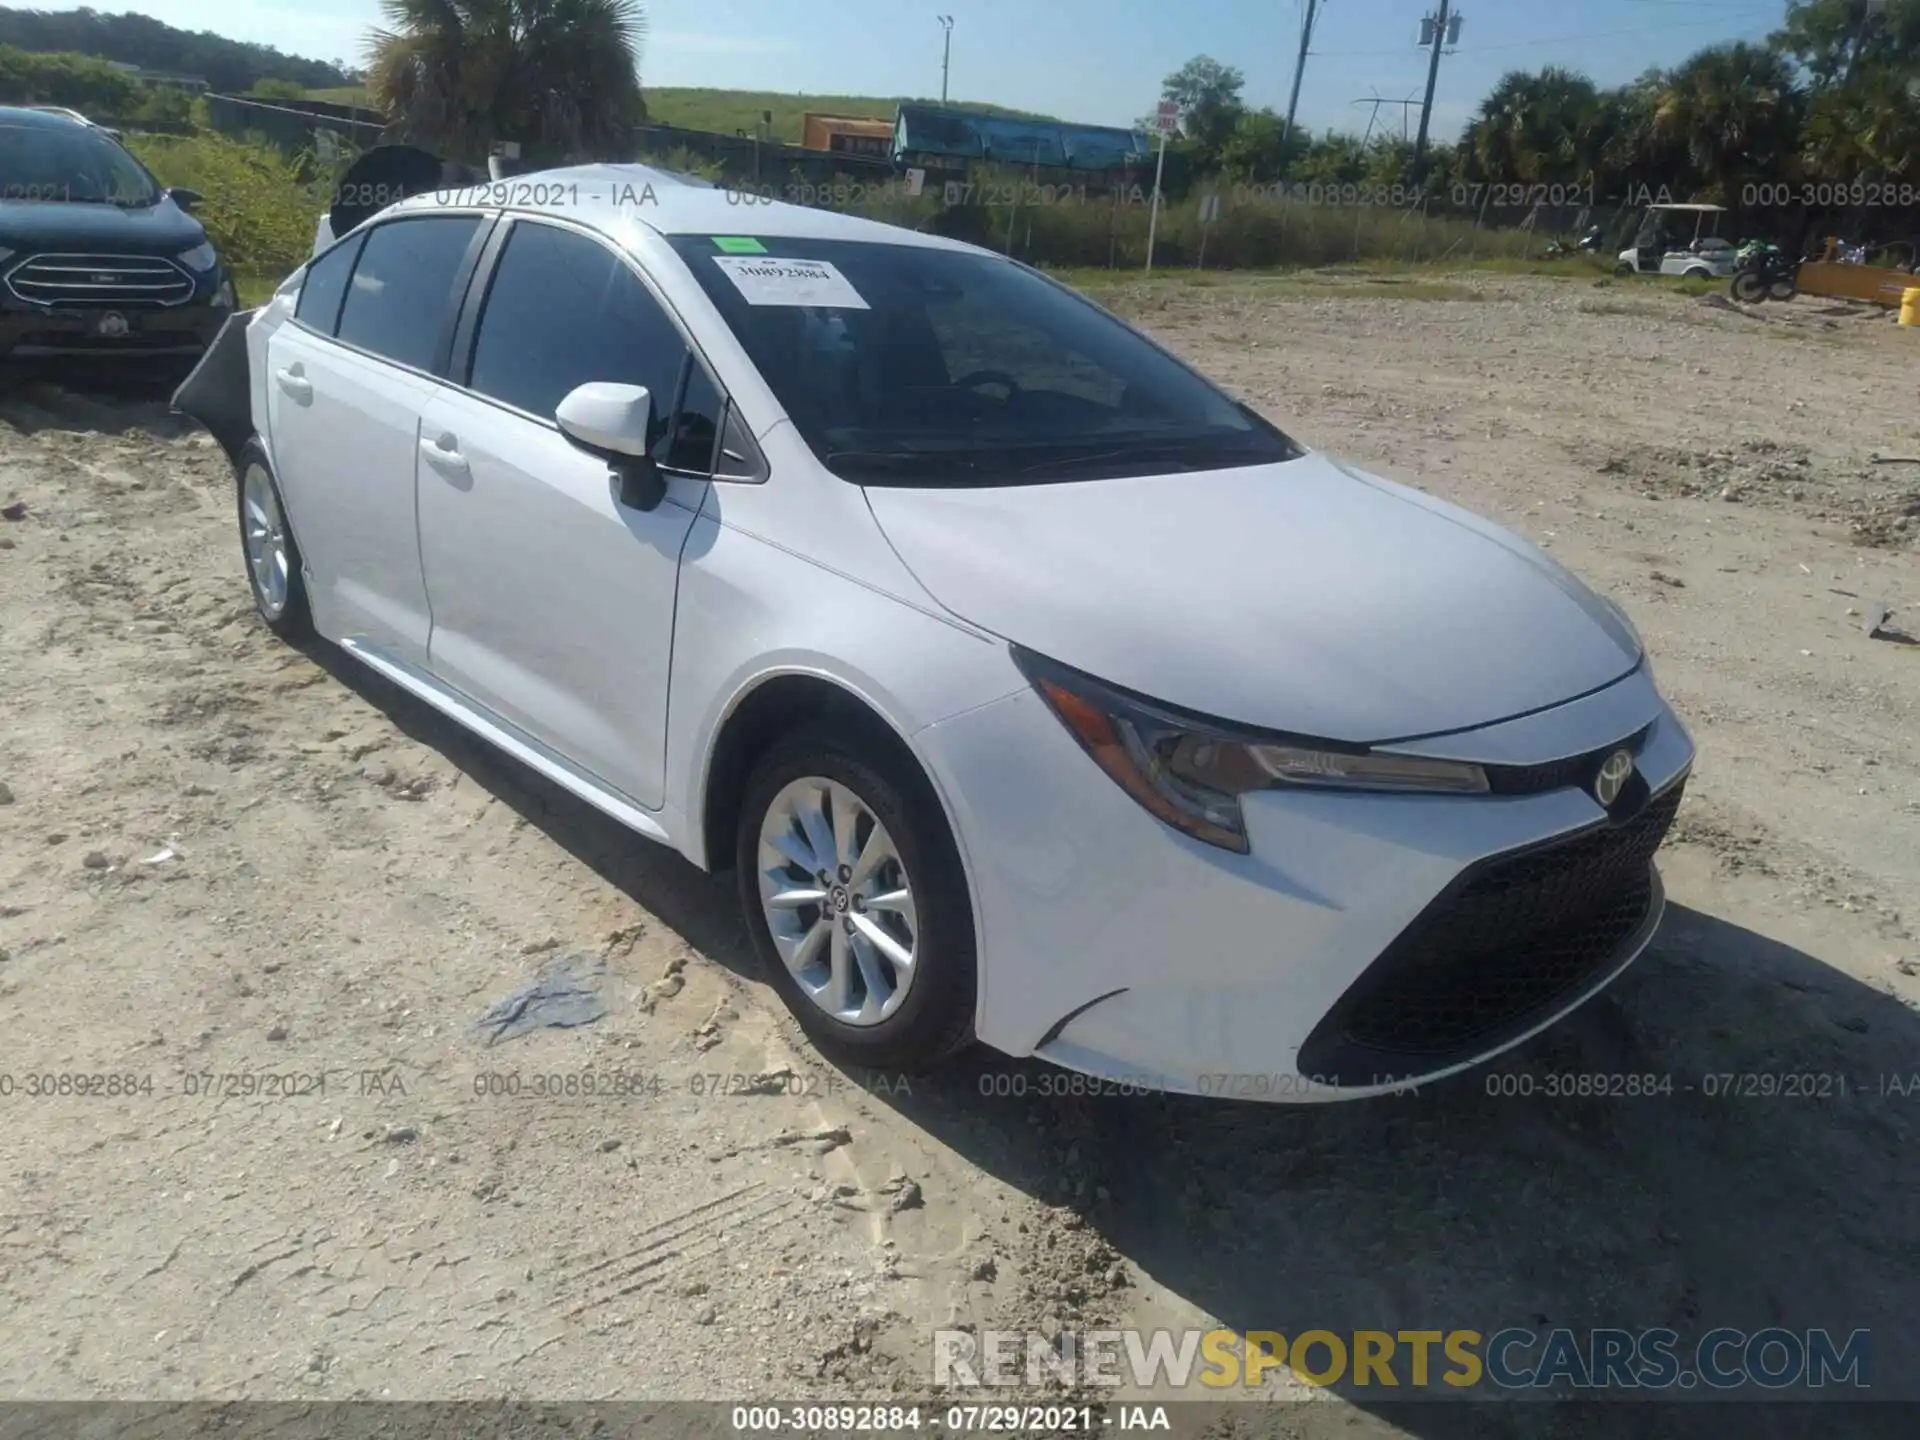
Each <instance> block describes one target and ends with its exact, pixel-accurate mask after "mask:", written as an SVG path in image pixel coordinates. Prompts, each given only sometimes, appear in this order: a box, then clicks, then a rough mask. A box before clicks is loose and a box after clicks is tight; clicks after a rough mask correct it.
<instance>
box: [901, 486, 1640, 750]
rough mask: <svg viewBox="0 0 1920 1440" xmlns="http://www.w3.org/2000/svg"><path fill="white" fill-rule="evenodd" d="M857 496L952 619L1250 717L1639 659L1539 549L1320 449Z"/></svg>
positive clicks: (1545, 698) (1430, 721) (1341, 713)
mask: <svg viewBox="0 0 1920 1440" xmlns="http://www.w3.org/2000/svg"><path fill="white" fill-rule="evenodd" d="M867 499H868V503H869V505H870V506H871V507H872V510H873V514H874V517H875V519H876V520H877V521H878V522H879V524H880V527H881V529H882V530H883V531H885V533H886V535H887V538H888V540H889V541H890V542H891V543H892V544H893V546H894V548H895V550H896V551H897V552H898V553H899V555H900V557H901V559H902V560H903V561H904V562H905V563H906V565H907V566H908V568H910V569H911V570H912V571H913V573H914V575H915V576H916V577H917V578H918V579H919V581H920V583H921V584H922V585H924V586H925V587H926V589H927V590H928V592H929V593H930V594H931V595H932V596H933V597H934V598H935V599H936V600H938V601H939V602H940V603H941V604H942V605H944V606H946V607H947V608H948V609H949V610H951V611H952V612H953V613H954V614H955V615H957V616H959V617H961V618H962V619H965V620H967V621H970V622H972V623H973V624H975V625H978V626H980V627H981V628H983V629H986V630H989V631H992V632H993V633H995V634H997V635H1000V636H1002V637H1003V638H1005V639H1007V640H1011V641H1013V642H1014V643H1016V644H1019V645H1023V646H1025V647H1027V648H1028V649H1030V650H1034V651H1038V652H1040V653H1041V654H1044V655H1046V656H1048V657H1050V658H1052V659H1054V660H1057V661H1060V662H1062V663H1063V664H1067V665H1070V666H1073V667H1074V668H1076V669H1079V670H1083V671H1085V672H1087V673H1089V674H1091V675H1094V676H1096V677H1098V678H1099V679H1102V680H1105V681H1107V682H1108V683H1110V684H1113V685H1117V686H1120V687H1122V688H1125V689H1128V690H1132V691H1134V692H1136V693H1138V694H1140V695H1143V696H1146V697H1149V698H1151V699H1155V700H1159V701H1161V702H1163V703H1166V704H1169V705H1175V706H1180V707H1183V708H1185V709H1188V710H1193V711H1197V712H1199V713H1201V714H1203V715H1207V716H1211V717H1214V718H1216V719H1221V720H1228V721H1234V722H1237V723H1239V724H1242V725H1246V726H1250V727H1256V728H1260V729H1268V730H1281V731H1287V732H1290V733H1292V734H1296V735H1309V736H1315V737H1318V738H1323V739H1329V740H1341V741H1349V742H1355V743H1378V742H1382V741H1387V740H1406V739H1412V738H1415V737H1419V736H1426V735H1435V734H1442V733H1445V732H1448V731H1453V730H1464V729H1470V728H1473V727H1475V726H1479V725H1487V724H1492V723H1494V722H1495V721H1499V720H1506V719H1510V718H1512V717H1514V716H1516V715H1522V714H1526V713H1529V712H1531V711H1534V710H1539V709H1544V708H1546V707H1548V706H1552V705H1556V704H1560V703H1562V702H1564V701H1567V700H1571V699H1574V698H1575V697H1577V696H1580V695H1584V694H1587V693H1589V692H1591V691H1594V690H1598V689H1601V688H1603V687H1605V686H1607V685H1609V684H1611V683H1612V682H1614V681H1616V680H1618V679H1620V678H1622V677H1623V676H1625V675H1627V674H1630V673H1631V672H1632V671H1633V670H1634V668H1635V667H1636V666H1637V665H1638V664H1639V659H1640V646H1639V642H1638V640H1637V638H1636V637H1635V636H1634V635H1633V633H1632V631H1631V630H1630V629H1629V628H1628V627H1627V625H1626V624H1625V622H1624V620H1623V619H1622V618H1621V617H1620V616H1619V615H1618V613H1617V612H1615V611H1614V610H1613V609H1612V608H1611V607H1610V606H1609V605H1608V604H1607V603H1606V602H1604V601H1602V600H1600V599H1599V598H1598V597H1596V596H1595V595H1594V594H1593V593H1592V592H1591V591H1589V590H1587V589H1586V587H1585V586H1583V585H1581V584H1580V582H1579V581H1577V580H1575V579H1574V578H1573V576H1572V575H1570V574H1569V573H1568V572H1567V571H1566V570H1565V569H1564V568H1563V567H1561V566H1560V565H1558V564H1556V563H1555V562H1554V561H1553V560H1551V559H1550V558H1548V557H1547V555H1545V554H1544V553H1543V552H1542V551H1540V550H1538V549H1537V548H1535V547H1534V546H1532V545H1529V544H1527V543H1526V542H1525V541H1523V540H1520V539H1519V538H1518V537H1516V536H1514V535H1511V534H1509V533H1507V532H1506V531H1504V530H1502V529H1500V528H1499V527H1498V526H1495V525H1492V524H1490V523H1488V522H1486V521H1484V520H1481V519H1479V518H1478V517H1476V516H1474V515H1471V514H1469V513H1467V512H1466V511H1464V510H1460V509H1458V508H1456V507H1454V506H1451V505H1447V504H1444V503H1443V502H1441V501H1438V500H1435V499H1433V498H1432V497H1431V496H1428V495H1425V494H1422V493H1421V492H1419V491H1417V490H1412V489H1408V488H1407V487H1405V486H1400V485H1395V484H1392V483H1391V482H1389V481H1385V480H1381V479H1379V478H1377V477H1374V476H1370V475H1363V474H1361V473H1360V472H1358V471H1354V470H1349V469H1347V468H1346V467H1344V466H1341V465H1338V464H1336V463H1334V462H1333V461H1331V460H1328V459H1326V458H1325V457H1323V456H1319V455H1312V454H1309V455H1307V456H1305V457H1304V458H1302V459H1299V460H1294V461H1290V462H1287V463H1285V464H1280V465H1268V466H1260V467H1257V468H1251V469H1239V470H1222V471H1213V472H1209V473H1204V474H1180V475H1165V476H1151V477H1144V478H1137V479H1123V480H1098V481H1092V482H1084V483H1071V484H1057V485H1027V486H1005V487H999V488H990V489H896V488H892V487H879V486H874V487H870V488H869V489H868V490H867Z"/></svg>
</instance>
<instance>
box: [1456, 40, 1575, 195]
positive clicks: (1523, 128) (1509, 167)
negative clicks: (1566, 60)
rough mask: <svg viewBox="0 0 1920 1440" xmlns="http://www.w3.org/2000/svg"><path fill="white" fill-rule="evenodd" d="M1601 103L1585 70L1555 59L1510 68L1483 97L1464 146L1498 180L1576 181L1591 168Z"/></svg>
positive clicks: (1480, 171)
mask: <svg viewBox="0 0 1920 1440" xmlns="http://www.w3.org/2000/svg"><path fill="white" fill-rule="evenodd" d="M1599 106H1600V96H1599V92H1598V91H1597V90H1596V89H1595V88H1594V85H1593V82H1592V81H1591V80H1589V79H1587V77H1586V76H1584V75H1579V74H1576V73H1575V72H1573V71H1571V70H1564V69H1562V68H1560V67H1559V66H1557V65H1549V66H1547V67H1546V68H1545V69H1544V70H1541V71H1540V72H1539V73H1538V74H1529V73H1528V72H1526V71H1524V70H1514V71H1510V72H1509V73H1508V74H1506V75H1503V76H1502V77H1501V78H1500V83H1499V84H1497V85H1495V86H1494V87H1493V91H1492V93H1491V94H1489V95H1488V96H1487V98H1486V99H1485V100H1483V101H1481V102H1480V108H1479V111H1478V112H1477V113H1476V114H1475V116H1474V118H1473V121H1472V122H1471V123H1470V124H1469V125H1468V127H1467V134H1466V136H1465V139H1464V142H1463V144H1464V148H1465V149H1466V151H1467V154H1468V156H1469V157H1470V159H1471V161H1472V164H1473V167H1474V170H1475V171H1476V173H1477V175H1478V176H1479V177H1480V178H1483V179H1485V180H1488V181H1490V182H1492V183H1494V184H1500V185H1513V184H1527V185H1541V184H1563V185H1573V184H1578V183H1579V182H1581V181H1582V180H1584V179H1585V178H1586V177H1587V174H1588V173H1589V172H1590V171H1591V169H1592V157H1591V156H1590V155H1589V154H1588V153H1587V151H1588V149H1589V148H1590V147H1589V145H1588V135H1589V132H1590V130H1591V129H1592V126H1593V123H1594V119H1595V116H1596V115H1597V113H1598V111H1599Z"/></svg>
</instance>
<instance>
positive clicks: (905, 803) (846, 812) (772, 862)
mask: <svg viewBox="0 0 1920 1440" xmlns="http://www.w3.org/2000/svg"><path fill="white" fill-rule="evenodd" d="M735 861H736V867H737V870H738V874H739V877H740V901H741V905H742V907H743V908H744V909H745V911H746V917H747V928H748V930H749V931H750V932H751V934H752V936H753V943H754V949H755V950H756V951H757V952H758V954H759V956H760V961H761V964H762V966H763V967H764V969H765V971H766V975H767V979H768V982H769V983H770V984H771V985H772V986H773V988H774V989H775V990H777V991H778V992H779V993H780V998H781V999H782V1000H783V1001H785V1002H786V1006H787V1008H788V1009H789V1010H790V1011H792V1012H793V1016H794V1018H795V1019H796V1020H798V1021H799V1022H800V1027H801V1028H802V1029H803V1030H805V1031H806V1032H807V1034H808V1036H809V1037H810V1038H811V1039H812V1040H813V1042H814V1044H815V1045H817V1046H818V1047H819V1048H820V1049H821V1051H822V1052H824V1053H825V1054H827V1055H828V1056H830V1057H831V1058H833V1059H835V1060H838V1061H841V1062H843V1063H852V1064H859V1065H865V1066H871V1067H875V1068H881V1069H900V1070H912V1071H919V1070H925V1069H928V1068H931V1067H932V1066H934V1065H936V1064H938V1063H939V1062H940V1061H941V1060H943V1059H945V1058H946V1057H947V1056H949V1055H951V1054H953V1053H954V1052H955V1051H957V1050H959V1049H961V1048H963V1047H964V1046H965V1045H966V1044H967V1043H968V1042H969V1040H970V1039H971V1038H972V1033H973V1006H974V994H975V969H974V966H975V955H974V932H973V910H972V905H971V902H970V899H969V897H968V892H967V882H966V875H965V871H964V869H963V867H962V866H961V864H960V856H959V851H958V849H957V848H956V847H955V845H954V842H953V836H952V834H951V832H950V831H949V830H948V828H947V822H946V817H945V815H944V813H943V812H942V810H941V808H940V803H939V800H938V798H937V797H936V796H935V795H934V793H933V788H932V786H931V785H929V784H928V783H927V782H926V780H925V778H924V777H923V776H922V775H920V774H919V773H918V771H917V770H916V769H915V768H914V767H913V766H912V764H911V762H910V760H907V759H904V758H895V757H894V756H893V755H892V754H890V753H889V752H888V751H887V750H885V749H884V748H882V747H875V746H869V745H857V744H855V743H853V742H852V741H851V740H850V739H849V738H847V737H845V736H843V735H841V734H839V733H837V732H834V731H829V730H816V731H813V732H810V733H808V734H803V735H800V736H797V737H795V738H793V739H791V740H788V741H786V742H784V743H782V744H780V745H778V746H776V747H775V748H774V749H773V750H771V751H770V752H768V753H767V754H766V755H765V756H763V757H762V758H761V760H760V762H759V763H758V764H757V765H756V766H755V767H754V770H753V773H752V775H751V776H750V777H749V779H748V781H747V791H746V797H745V801H744V803H743V804H742V806H741V809H740V825H739V831H738V834H737V836H736V839H735Z"/></svg>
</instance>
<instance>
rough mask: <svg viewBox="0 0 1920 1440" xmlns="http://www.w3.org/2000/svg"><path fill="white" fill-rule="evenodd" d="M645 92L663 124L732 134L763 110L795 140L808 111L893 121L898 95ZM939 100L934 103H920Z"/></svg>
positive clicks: (991, 108) (997, 111) (996, 110)
mask: <svg viewBox="0 0 1920 1440" xmlns="http://www.w3.org/2000/svg"><path fill="white" fill-rule="evenodd" d="M646 93H647V116H648V118H649V119H652V120H655V121H658V122H659V123H660V124H663V125H682V126H685V127H686V128H687V129H689V130H713V131H718V132H719V133H720V134H722V135H731V134H733V133H734V131H736V130H744V131H746V132H747V134H749V135H752V134H755V133H756V132H757V129H758V126H759V124H760V115H761V112H762V111H767V110H770V111H772V112H773V138H774V139H776V140H785V141H787V142H788V143H790V144H795V145H797V144H799V143H800V137H801V128H802V124H803V121H804V117H805V116H807V115H809V114H823V115H855V116H864V117H867V118H869V119H873V120H891V119H893V114H894V111H895V109H896V108H898V107H899V105H900V104H901V103H902V101H901V100H900V99H888V98H884V97H879V96H873V95H787V94H780V93H777V92H774V91H766V90H707V89H698V88H693V87H677V86H664V87H660V88H656V89H652V90H649V91H647V92H646ZM918 103H927V104H931V103H937V102H931V101H926V102H918ZM953 108H954V109H956V110H977V111H980V112H981V113H983V114H988V115H1020V116H1025V117H1027V118H1030V119H1040V120H1045V119H1050V118H1052V117H1050V116H1045V115H1034V114H1033V112H1031V111H1024V110H1008V109H1005V108H1004V107H1002V106H998V105H981V104H973V103H966V102H959V101H956V102H954V104H953Z"/></svg>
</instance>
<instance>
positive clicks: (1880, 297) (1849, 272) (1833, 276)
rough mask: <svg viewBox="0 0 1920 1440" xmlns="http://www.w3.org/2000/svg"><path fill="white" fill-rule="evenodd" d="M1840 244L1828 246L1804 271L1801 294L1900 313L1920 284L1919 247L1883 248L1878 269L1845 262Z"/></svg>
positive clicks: (1831, 242)
mask: <svg viewBox="0 0 1920 1440" xmlns="http://www.w3.org/2000/svg"><path fill="white" fill-rule="evenodd" d="M1840 251H1841V246H1840V242H1839V241H1838V240H1829V241H1828V242H1827V248H1826V253H1825V254H1823V255H1822V256H1821V257H1820V258H1819V259H1818V260H1809V261H1807V262H1806V263H1805V264H1803V265H1802V266H1801V267H1800V293H1801V294H1802V295H1827V296H1832V297H1833V298H1834V299H1836V300H1866V301H1869V302H1871V303H1872V304H1875V305H1885V306H1886V307H1887V308H1888V309H1889V310H1893V309H1898V308H1899V307H1900V306H1901V304H1902V300H1903V297H1904V296H1905V295H1906V293H1907V291H1908V290H1910V289H1912V288H1913V286H1914V285H1915V284H1916V283H1920V279H1917V278H1916V276H1915V274H1914V271H1913V268H1912V267H1913V264H1914V260H1915V254H1914V251H1915V247H1914V245H1913V244H1911V243H1910V242H1906V241H1902V242H1899V243H1896V244H1893V245H1886V246H1881V247H1879V249H1878V250H1877V251H1876V252H1874V258H1875V259H1876V260H1879V261H1880V262H1881V263H1879V264H1875V265H1852V264H1847V263H1844V262H1843V261H1841V259H1840Z"/></svg>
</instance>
